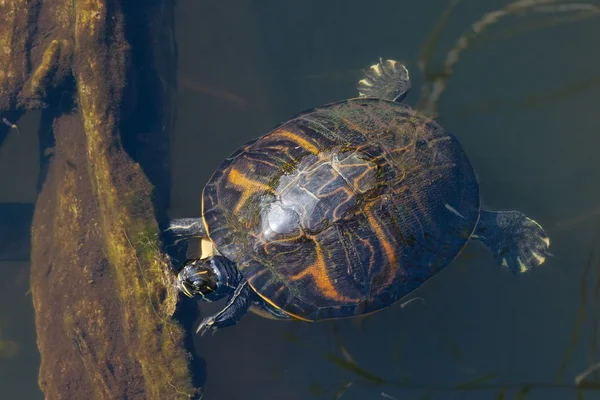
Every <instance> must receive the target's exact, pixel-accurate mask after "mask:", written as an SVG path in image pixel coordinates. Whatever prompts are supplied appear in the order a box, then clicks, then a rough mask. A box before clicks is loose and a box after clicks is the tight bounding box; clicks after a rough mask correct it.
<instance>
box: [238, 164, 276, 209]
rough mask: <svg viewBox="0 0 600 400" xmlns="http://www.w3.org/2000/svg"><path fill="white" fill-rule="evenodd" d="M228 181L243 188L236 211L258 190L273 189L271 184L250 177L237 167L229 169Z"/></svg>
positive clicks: (266, 190)
mask: <svg viewBox="0 0 600 400" xmlns="http://www.w3.org/2000/svg"><path fill="white" fill-rule="evenodd" d="M227 181H228V182H229V183H231V184H232V185H234V186H236V187H238V188H240V189H241V197H240V199H239V200H238V202H237V204H236V206H235V210H234V212H235V213H237V212H239V211H240V210H241V208H242V207H243V206H244V204H246V202H247V201H248V199H249V198H250V196H252V195H253V194H254V193H256V192H257V191H265V192H268V191H271V188H270V187H269V185H267V184H265V183H262V182H259V181H255V180H253V179H250V178H248V177H247V176H245V175H244V174H243V173H241V172H240V171H238V170H237V169H235V168H231V169H230V170H229V174H228V175H227Z"/></svg>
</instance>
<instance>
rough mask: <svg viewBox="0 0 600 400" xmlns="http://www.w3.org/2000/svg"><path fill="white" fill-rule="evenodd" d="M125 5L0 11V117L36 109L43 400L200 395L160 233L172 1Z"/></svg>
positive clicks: (107, 1)
mask: <svg viewBox="0 0 600 400" xmlns="http://www.w3.org/2000/svg"><path fill="white" fill-rule="evenodd" d="M129 3H131V2H120V1H117V0H93V1H92V0H87V1H86V0H82V1H79V0H78V1H76V2H73V1H71V0H37V1H36V0H33V1H32V0H28V1H24V0H13V1H6V2H0V117H6V118H7V119H9V120H11V121H14V120H16V119H17V118H18V117H19V116H20V115H22V113H24V112H27V111H29V110H33V109H39V108H42V109H44V111H43V115H42V122H41V126H40V130H39V134H40V143H41V144H42V149H41V154H42V156H41V157H42V164H41V166H42V173H41V176H40V181H39V188H40V193H39V196H38V199H37V202H36V204H35V211H34V216H33V223H32V239H31V241H32V244H31V260H32V271H31V290H32V297H33V303H34V308H35V322H36V328H37V337H38V347H39V351H40V354H41V367H40V372H39V382H40V386H41V388H42V390H43V391H44V393H45V396H46V398H49V399H61V398H64V399H83V398H85V399H88V398H97V399H108V398H110V399H119V398H128V399H133V398H144V399H146V398H148V399H171V398H192V397H194V396H196V395H197V394H198V393H199V390H198V389H197V388H195V387H194V385H193V380H192V377H191V376H190V372H189V368H188V364H189V357H188V356H187V354H186V351H185V348H184V346H183V339H184V332H183V329H182V328H181V327H180V325H178V324H177V322H176V321H175V320H173V319H172V315H173V313H174V311H175V304H176V301H177V293H176V289H175V288H174V285H173V280H174V276H173V273H172V271H171V269H170V263H169V259H168V257H167V256H165V255H164V253H163V252H162V251H161V248H162V245H161V235H160V229H159V224H158V223H157V220H158V221H161V222H164V220H165V216H166V208H167V207H168V187H169V178H168V177H169V159H168V154H169V152H168V150H169V134H170V133H171V129H172V126H173V120H174V105H173V93H174V89H175V57H176V54H175V46H174V38H173V31H174V22H173V7H174V4H173V3H174V2H173V1H170V0H152V1H148V2H144V3H143V4H141V3H140V4H139V5H137V6H136V5H135V4H133V5H131V4H129ZM133 3H135V2H133ZM125 21H127V22H125ZM1 129H2V128H0V130H1ZM3 132H4V134H6V127H5V128H4V130H3V131H2V132H0V136H1V134H2V133H3ZM21 134H25V133H23V132H21ZM1 139H2V138H1V137H0V141H1Z"/></svg>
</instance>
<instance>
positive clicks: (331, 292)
mask: <svg viewBox="0 0 600 400" xmlns="http://www.w3.org/2000/svg"><path fill="white" fill-rule="evenodd" d="M313 241H314V243H315V253H316V255H315V262H314V263H312V264H311V265H309V266H308V267H306V268H305V269H304V271H302V272H300V273H299V274H296V275H293V276H291V277H290V278H289V279H290V280H291V281H297V280H298V279H302V278H304V277H305V276H310V277H311V278H312V279H313V281H314V283H315V285H316V286H317V288H319V291H320V292H321V293H322V294H323V296H324V297H327V298H329V299H332V300H337V301H340V302H342V301H344V302H346V301H355V300H356V299H352V298H349V297H346V296H342V295H340V294H339V293H338V291H337V290H336V289H335V287H334V286H333V282H331V279H329V275H328V274H327V263H326V262H325V259H324V257H323V250H321V246H320V245H319V243H318V242H317V241H316V240H314V239H313Z"/></svg>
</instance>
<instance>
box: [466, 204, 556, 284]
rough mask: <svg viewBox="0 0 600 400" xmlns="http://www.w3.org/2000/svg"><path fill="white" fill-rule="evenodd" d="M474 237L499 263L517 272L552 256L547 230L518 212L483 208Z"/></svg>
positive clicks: (526, 269) (524, 270)
mask: <svg viewBox="0 0 600 400" xmlns="http://www.w3.org/2000/svg"><path fill="white" fill-rule="evenodd" d="M473 238H475V239H478V240H480V241H482V242H483V244H485V245H486V246H487V247H488V248H489V249H490V250H491V251H492V253H493V254H494V258H495V259H496V262H497V263H498V264H500V265H501V266H503V267H507V268H508V269H509V270H510V271H511V272H513V273H514V274H517V273H522V272H526V271H528V270H529V269H531V268H533V267H536V266H538V265H541V264H542V263H543V262H544V261H545V260H546V257H548V256H550V255H551V254H550V252H549V251H548V247H549V246H550V239H549V238H548V235H546V233H545V232H544V229H542V227H541V226H540V224H538V223H537V222H535V221H534V220H532V219H530V218H527V217H526V216H525V215H524V214H523V213H521V212H518V211H486V210H481V212H480V217H479V222H478V223H477V228H476V229H475V233H474V234H473Z"/></svg>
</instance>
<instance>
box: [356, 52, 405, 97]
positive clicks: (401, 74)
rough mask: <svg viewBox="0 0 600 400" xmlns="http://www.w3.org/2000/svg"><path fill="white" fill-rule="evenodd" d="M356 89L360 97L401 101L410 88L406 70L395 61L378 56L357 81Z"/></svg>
mask: <svg viewBox="0 0 600 400" xmlns="http://www.w3.org/2000/svg"><path fill="white" fill-rule="evenodd" d="M357 89H358V94H359V96H361V97H376V98H379V99H385V100H396V101H402V99H403V98H404V97H405V96H406V94H407V93H408V91H409V90H410V78H409V76H408V70H407V69H406V67H405V66H404V65H402V64H400V63H399V62H397V61H394V60H382V59H381V58H380V59H379V62H378V63H377V64H375V65H371V67H370V68H369V70H368V71H367V72H366V73H365V77H364V78H363V79H361V80H360V81H359V82H358V86H357Z"/></svg>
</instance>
